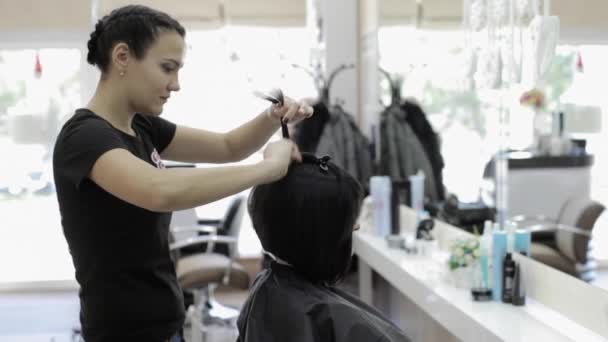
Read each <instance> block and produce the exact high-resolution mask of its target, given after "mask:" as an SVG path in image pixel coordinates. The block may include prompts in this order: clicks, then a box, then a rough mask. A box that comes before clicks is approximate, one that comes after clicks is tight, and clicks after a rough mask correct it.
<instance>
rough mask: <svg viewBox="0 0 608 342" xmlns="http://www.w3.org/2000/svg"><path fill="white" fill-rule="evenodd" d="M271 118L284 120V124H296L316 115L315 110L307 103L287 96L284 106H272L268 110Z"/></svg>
mask: <svg viewBox="0 0 608 342" xmlns="http://www.w3.org/2000/svg"><path fill="white" fill-rule="evenodd" d="M267 113H268V115H269V116H270V117H271V118H275V119H279V120H281V119H282V120H283V122H284V123H289V124H295V123H297V122H299V121H301V120H303V119H308V118H310V117H311V116H312V115H313V114H314V110H313V108H312V106H311V105H310V104H308V103H307V102H306V101H295V100H294V99H292V98H290V97H287V96H285V97H284V99H283V105H282V106H278V105H274V104H273V105H272V106H270V108H269V109H268V112H267Z"/></svg>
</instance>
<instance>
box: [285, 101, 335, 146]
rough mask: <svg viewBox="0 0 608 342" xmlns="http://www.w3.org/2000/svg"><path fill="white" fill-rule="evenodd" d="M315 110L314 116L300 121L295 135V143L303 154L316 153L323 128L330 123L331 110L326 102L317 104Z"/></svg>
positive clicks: (314, 106)
mask: <svg viewBox="0 0 608 342" xmlns="http://www.w3.org/2000/svg"><path fill="white" fill-rule="evenodd" d="M313 109H314V115H313V116H312V117H310V118H308V119H306V120H302V121H300V122H299V123H298V124H297V125H296V127H295V132H294V134H293V138H294V141H295V142H296V144H297V145H298V148H299V149H300V151H301V152H310V153H315V151H316V150H317V145H318V144H319V138H320V137H321V133H322V132H323V128H324V127H325V124H326V123H327V122H328V121H329V110H328V109H327V106H326V105H325V103H324V102H317V103H316V104H315V105H313Z"/></svg>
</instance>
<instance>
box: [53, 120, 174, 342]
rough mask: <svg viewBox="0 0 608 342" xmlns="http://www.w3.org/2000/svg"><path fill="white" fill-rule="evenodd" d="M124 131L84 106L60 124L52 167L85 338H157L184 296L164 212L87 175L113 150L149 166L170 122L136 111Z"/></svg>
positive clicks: (169, 133)
mask: <svg viewBox="0 0 608 342" xmlns="http://www.w3.org/2000/svg"><path fill="white" fill-rule="evenodd" d="M132 128H133V130H134V131H135V132H136V135H137V136H131V135H129V134H126V133H124V132H122V131H120V130H118V129H116V128H114V127H113V126H112V125H111V124H110V123H109V122H108V121H106V120H104V119H103V118H101V117H100V116H98V115H96V114H95V113H93V112H91V111H90V110H87V109H78V110H77V111H76V113H75V114H74V116H72V118H70V119H69V120H68V121H67V122H66V123H65V125H64V126H63V128H62V130H61V132H60V133H59V136H58V137H57V142H56V144H55V151H54V155H53V170H54V175H55V186H56V188H57V199H58V201H59V210H60V212H61V224H62V226H63V233H64V235H65V238H66V240H67V242H68V246H69V249H70V253H71V255H72V260H73V262H74V267H75V269H76V280H77V281H78V283H79V284H80V304H81V308H80V320H81V324H82V329H83V335H84V337H85V339H86V341H87V342H94V341H122V340H130V341H136V340H141V341H157V340H158V341H162V340H165V339H167V338H168V337H169V336H170V335H171V334H173V333H175V332H176V331H178V330H179V329H180V327H181V326H182V324H183V320H184V303H183V296H182V292H181V289H180V287H179V284H178V283H177V278H176V275H175V268H174V265H173V262H172V260H171V258H170V255H169V242H168V234H169V232H168V229H169V222H170V220H171V214H170V213H158V212H152V211H149V210H146V209H143V208H139V207H137V206H134V205H132V204H129V203H127V202H125V201H123V200H121V199H119V198H117V197H115V196H113V195H112V194H110V193H108V192H106V191H105V190H103V189H102V188H100V187H99V186H98V185H97V184H95V183H94V182H93V181H91V179H90V178H89V177H88V175H89V173H90V172H91V169H92V167H93V165H94V164H95V161H96V160H97V159H98V158H99V157H100V156H101V155H102V154H104V153H105V152H107V151H110V150H112V149H116V148H122V149H126V150H128V151H130V152H131V153H132V154H133V155H134V156H136V157H137V158H140V159H142V160H144V161H146V162H148V163H150V164H151V165H153V166H155V167H160V168H162V167H164V166H163V164H162V161H161V160H160V157H159V153H161V152H162V151H163V150H164V149H165V148H166V147H167V145H169V143H170V142H171V140H172V139H173V136H174V134H175V130H176V126H175V124H173V123H171V122H169V121H167V120H164V119H161V118H159V117H154V116H148V115H142V114H136V115H135V116H134V118H133V122H132Z"/></svg>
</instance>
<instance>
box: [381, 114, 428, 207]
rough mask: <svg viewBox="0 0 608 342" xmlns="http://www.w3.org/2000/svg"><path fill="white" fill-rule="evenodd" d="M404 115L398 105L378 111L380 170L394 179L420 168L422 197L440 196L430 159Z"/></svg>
mask: <svg viewBox="0 0 608 342" xmlns="http://www.w3.org/2000/svg"><path fill="white" fill-rule="evenodd" d="M405 117H406V113H405V112H404V111H403V110H402V109H401V108H400V107H399V106H398V105H391V106H389V107H388V108H386V109H385V110H384V112H383V113H382V114H381V118H380V139H381V143H380V146H381V151H380V172H381V174H384V175H388V176H391V178H392V179H394V180H407V179H408V177H409V176H411V175H414V174H416V173H417V172H418V170H422V171H423V172H424V175H425V177H424V194H425V197H426V198H428V199H429V200H430V201H431V202H436V201H437V200H438V198H439V196H438V194H437V185H436V184H435V178H434V177H433V168H432V167H431V162H430V161H429V159H428V157H427V155H426V152H425V150H424V148H423V147H422V144H421V143H420V141H419V140H418V137H417V136H416V134H415V133H414V131H413V130H412V128H411V127H410V125H409V124H408V123H407V120H406V118H405Z"/></svg>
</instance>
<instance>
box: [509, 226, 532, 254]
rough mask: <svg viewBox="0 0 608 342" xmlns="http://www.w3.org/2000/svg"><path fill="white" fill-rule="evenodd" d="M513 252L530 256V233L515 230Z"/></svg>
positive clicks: (524, 230) (523, 230)
mask: <svg viewBox="0 0 608 342" xmlns="http://www.w3.org/2000/svg"><path fill="white" fill-rule="evenodd" d="M514 240H515V241H514V246H513V250H514V252H516V253H521V254H524V255H530V240H531V236H530V231H529V230H527V229H517V230H515V237H514Z"/></svg>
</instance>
